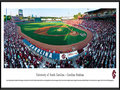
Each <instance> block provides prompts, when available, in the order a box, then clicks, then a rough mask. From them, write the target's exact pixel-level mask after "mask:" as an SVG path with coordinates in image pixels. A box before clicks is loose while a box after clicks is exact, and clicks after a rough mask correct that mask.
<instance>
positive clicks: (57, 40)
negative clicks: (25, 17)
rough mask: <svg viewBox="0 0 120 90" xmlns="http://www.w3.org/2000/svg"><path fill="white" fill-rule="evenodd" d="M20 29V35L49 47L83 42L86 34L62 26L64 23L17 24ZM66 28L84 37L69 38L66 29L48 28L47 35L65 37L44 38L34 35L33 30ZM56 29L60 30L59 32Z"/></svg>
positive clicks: (43, 36) (68, 31) (73, 28)
mask: <svg viewBox="0 0 120 90" xmlns="http://www.w3.org/2000/svg"><path fill="white" fill-rule="evenodd" d="M18 25H19V26H20V27H21V31H22V33H24V34H26V35H27V36H29V37H31V38H33V39H35V40H37V41H40V42H43V43H46V44H51V45H70V44H74V43H77V42H80V41H83V40H84V39H85V38H86V37H87V33H86V32H85V31H82V30H79V29H77V28H75V27H72V26H70V25H67V24H64V23H45V22H42V23H27V24H18ZM63 25H64V26H65V25H66V26H67V27H69V28H70V29H72V30H73V31H77V32H79V33H85V34H86V36H83V37H82V36H80V35H77V36H71V35H68V34H69V33H70V32H71V31H70V30H69V29H68V28H66V27H54V28H53V27H52V28H50V29H49V30H48V31H47V33H48V34H49V35H65V36H45V35H39V34H37V33H34V31H35V30H37V29H38V28H42V27H46V26H63ZM58 29H61V30H60V31H59V30H58Z"/></svg>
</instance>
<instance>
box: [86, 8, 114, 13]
mask: <svg viewBox="0 0 120 90" xmlns="http://www.w3.org/2000/svg"><path fill="white" fill-rule="evenodd" d="M103 10H115V8H100V9H97V10H93V11H88V12H85V13H88V14H92V13H97V12H99V11H103Z"/></svg>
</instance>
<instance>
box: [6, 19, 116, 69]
mask: <svg viewBox="0 0 120 90" xmlns="http://www.w3.org/2000/svg"><path fill="white" fill-rule="evenodd" d="M65 23H67V24H70V25H73V26H78V27H80V28H81V27H82V28H84V29H87V30H90V31H91V32H92V33H93V38H92V40H91V42H90V43H89V45H88V47H87V50H82V52H81V53H80V55H79V56H78V57H76V58H74V59H71V60H60V61H58V60H51V59H48V58H46V57H43V56H40V55H38V54H36V53H35V52H33V51H32V50H31V49H30V48H29V47H27V45H25V43H23V41H22V40H23V37H21V36H20V35H19V34H18V32H17V25H16V24H15V23H14V22H13V21H7V22H4V67H5V68H115V67H116V23H115V19H110V20H84V21H82V22H81V21H78V20H77V21H75V20H72V21H65Z"/></svg>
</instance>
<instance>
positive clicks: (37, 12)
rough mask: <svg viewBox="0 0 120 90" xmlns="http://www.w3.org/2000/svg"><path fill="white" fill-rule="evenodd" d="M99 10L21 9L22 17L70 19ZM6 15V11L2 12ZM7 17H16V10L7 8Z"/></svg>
mask: <svg viewBox="0 0 120 90" xmlns="http://www.w3.org/2000/svg"><path fill="white" fill-rule="evenodd" d="M96 9H99V8H22V10H23V16H25V17H26V16H32V15H33V16H37V17H42V16H44V17H45V16H50V17H67V16H68V17H71V16H73V15H75V14H78V13H79V12H80V13H82V14H83V13H85V12H87V11H92V10H96ZM3 13H4V15H6V9H4V11H3ZM7 15H12V16H16V15H18V8H7Z"/></svg>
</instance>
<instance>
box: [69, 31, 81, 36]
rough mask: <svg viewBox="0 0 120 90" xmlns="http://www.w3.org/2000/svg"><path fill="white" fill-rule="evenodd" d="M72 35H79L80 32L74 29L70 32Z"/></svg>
mask: <svg viewBox="0 0 120 90" xmlns="http://www.w3.org/2000/svg"><path fill="white" fill-rule="evenodd" d="M70 35H72V36H77V35H79V33H78V32H76V31H72V32H70Z"/></svg>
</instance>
